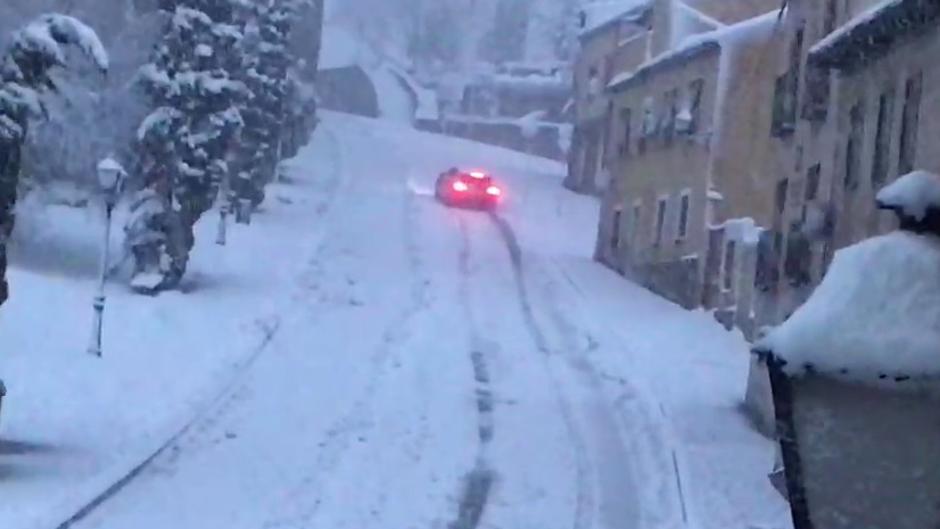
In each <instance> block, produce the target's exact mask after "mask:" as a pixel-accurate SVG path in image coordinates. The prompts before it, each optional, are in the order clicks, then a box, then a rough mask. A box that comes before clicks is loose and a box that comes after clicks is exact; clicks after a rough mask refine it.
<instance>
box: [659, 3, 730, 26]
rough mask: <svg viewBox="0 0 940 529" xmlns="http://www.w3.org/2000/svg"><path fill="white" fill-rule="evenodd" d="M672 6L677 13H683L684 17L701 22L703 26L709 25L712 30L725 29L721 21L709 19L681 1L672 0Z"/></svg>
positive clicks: (709, 17)
mask: <svg viewBox="0 0 940 529" xmlns="http://www.w3.org/2000/svg"><path fill="white" fill-rule="evenodd" d="M672 5H673V7H674V8H676V9H677V10H678V11H680V12H682V13H684V14H685V15H688V16H690V17H692V18H694V19H696V20H698V21H700V22H702V23H703V24H707V25H709V26H712V27H713V28H722V27H725V25H726V24H725V23H723V22H722V21H720V20H718V19H717V18H714V17H711V16H709V15H707V14H705V13H704V12H702V11H701V10H699V9H696V8H694V7H692V6H690V5H689V4H687V3H685V2H683V1H682V0H673V3H672Z"/></svg>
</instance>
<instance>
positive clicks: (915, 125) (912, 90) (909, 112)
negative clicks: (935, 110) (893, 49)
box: [898, 71, 924, 175]
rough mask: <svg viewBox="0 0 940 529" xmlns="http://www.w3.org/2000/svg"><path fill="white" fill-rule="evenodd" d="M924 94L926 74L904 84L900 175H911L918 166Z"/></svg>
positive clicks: (917, 73)
mask: <svg viewBox="0 0 940 529" xmlns="http://www.w3.org/2000/svg"><path fill="white" fill-rule="evenodd" d="M923 93H924V72H923V71H918V72H916V73H914V74H912V75H910V76H909V77H908V78H907V80H905V82H904V106H903V109H902V110H901V112H902V114H901V137H900V143H899V145H898V174H899V175H905V174H907V173H910V172H911V171H913V170H914V168H915V166H916V165H915V162H916V160H917V141H918V136H919V128H920V109H921V106H922V103H923Z"/></svg>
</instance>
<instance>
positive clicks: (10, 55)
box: [0, 14, 108, 304]
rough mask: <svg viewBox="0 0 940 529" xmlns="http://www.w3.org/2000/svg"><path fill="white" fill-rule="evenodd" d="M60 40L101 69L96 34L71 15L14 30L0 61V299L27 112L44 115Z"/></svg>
mask: <svg viewBox="0 0 940 529" xmlns="http://www.w3.org/2000/svg"><path fill="white" fill-rule="evenodd" d="M61 45H75V46H77V47H78V48H80V49H81V50H82V51H83V52H84V53H85V54H87V55H88V56H90V57H91V58H92V59H93V60H94V62H95V63H96V65H97V66H98V67H99V69H101V70H102V71H106V70H107V69H108V55H107V53H106V52H105V49H104V46H103V45H102V44H101V41H100V39H99V38H98V36H97V34H96V33H95V32H94V31H93V30H92V29H91V28H89V27H88V26H86V25H85V24H84V23H82V22H81V21H79V20H78V19H76V18H73V17H70V16H65V15H59V14H51V15H45V16H42V17H40V18H39V19H37V20H36V21H34V22H32V23H30V24H29V25H27V26H26V27H25V28H24V29H22V30H20V31H18V32H17V33H16V34H15V35H14V36H13V39H12V41H11V44H10V47H9V49H8V50H7V52H6V54H5V55H4V56H3V57H2V59H0V60H2V62H0V304H2V303H3V302H4V301H6V299H7V297H8V294H9V289H8V285H7V282H6V267H7V254H6V245H7V241H8V240H9V238H10V235H11V233H12V232H13V221H14V215H13V209H14V206H15V205H16V194H17V187H18V184H19V177H20V165H21V161H22V156H21V155H22V148H23V143H24V141H25V139H26V133H27V129H28V125H29V120H30V119H31V118H35V117H40V116H43V115H45V113H46V109H45V107H44V105H43V104H42V100H41V98H40V95H41V93H42V92H43V91H46V90H52V91H54V90H56V84H55V82H54V81H53V79H52V77H51V76H50V72H51V71H52V69H54V68H55V67H57V66H62V65H64V64H65V57H66V56H65V52H64V50H63V49H62V48H61Z"/></svg>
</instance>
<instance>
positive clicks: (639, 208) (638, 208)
mask: <svg viewBox="0 0 940 529" xmlns="http://www.w3.org/2000/svg"><path fill="white" fill-rule="evenodd" d="M642 218H643V203H642V202H640V201H639V200H637V201H636V202H634V203H633V223H632V224H631V226H630V243H631V244H632V245H633V246H634V248H635V247H636V245H637V240H636V237H637V233H639V229H640V220H641V219H642Z"/></svg>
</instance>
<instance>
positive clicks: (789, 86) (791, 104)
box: [771, 27, 804, 136]
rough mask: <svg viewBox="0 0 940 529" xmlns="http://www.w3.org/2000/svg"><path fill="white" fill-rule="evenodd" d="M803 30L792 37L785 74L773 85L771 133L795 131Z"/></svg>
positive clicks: (784, 133)
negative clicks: (787, 67)
mask: <svg viewBox="0 0 940 529" xmlns="http://www.w3.org/2000/svg"><path fill="white" fill-rule="evenodd" d="M803 34H804V28H802V27H801V28H800V29H798V30H797V31H796V33H795V34H794V35H793V41H792V42H791V43H790V60H789V69H788V70H787V73H785V74H783V75H781V76H780V77H778V78H777V80H776V82H775V85H774V108H773V123H772V130H771V133H772V134H773V135H774V136H786V135H789V134H791V133H793V131H794V130H795V129H796V111H797V98H798V94H797V91H798V90H799V83H800V61H801V56H802V53H803Z"/></svg>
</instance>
